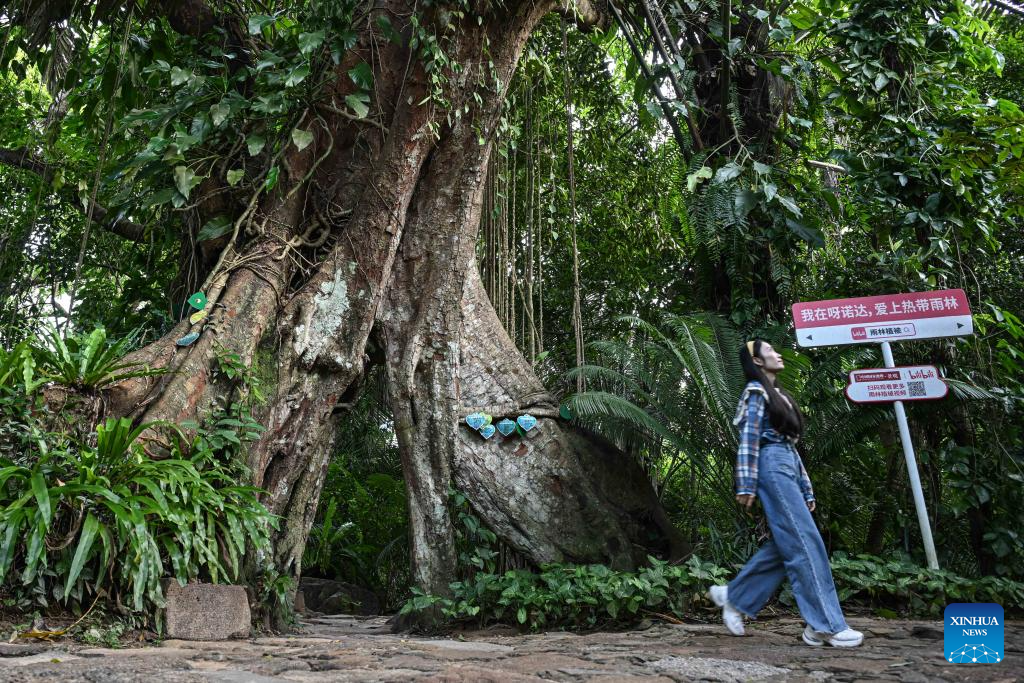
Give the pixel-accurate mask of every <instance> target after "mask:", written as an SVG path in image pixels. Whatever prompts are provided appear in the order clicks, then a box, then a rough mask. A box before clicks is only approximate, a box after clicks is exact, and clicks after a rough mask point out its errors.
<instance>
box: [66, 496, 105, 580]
mask: <svg viewBox="0 0 1024 683" xmlns="http://www.w3.org/2000/svg"><path fill="white" fill-rule="evenodd" d="M99 527H100V523H99V521H98V520H97V519H96V517H95V516H93V514H92V512H89V514H88V515H87V516H86V518H85V523H84V524H83V525H82V535H81V537H80V538H79V539H78V547H77V548H75V557H74V559H72V560H71V569H70V570H69V571H68V578H67V581H65V582H64V599H65V600H67V599H68V595H69V594H70V593H71V588H72V587H73V586H74V585H75V581H77V580H78V575H79V574H81V573H82V567H83V566H85V562H86V560H88V559H89V551H90V550H91V549H92V543H93V541H94V540H95V539H96V532H97V531H98V530H99Z"/></svg>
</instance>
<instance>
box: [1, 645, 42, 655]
mask: <svg viewBox="0 0 1024 683" xmlns="http://www.w3.org/2000/svg"><path fill="white" fill-rule="evenodd" d="M51 648H52V646H51V645H45V644H43V643H17V644H14V643H0V657H28V656H29V655H37V654H39V653H40V652H46V651H47V650H49V649H51Z"/></svg>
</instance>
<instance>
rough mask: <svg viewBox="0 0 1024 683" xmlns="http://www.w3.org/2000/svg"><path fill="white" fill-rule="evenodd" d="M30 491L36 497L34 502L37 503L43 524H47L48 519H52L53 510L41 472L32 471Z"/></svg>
mask: <svg viewBox="0 0 1024 683" xmlns="http://www.w3.org/2000/svg"><path fill="white" fill-rule="evenodd" d="M32 493H33V494H34V495H35V497H36V503H37V504H38V505H39V514H40V515H41V516H42V518H43V522H44V523H45V524H47V525H48V524H49V523H50V520H51V519H53V510H52V509H51V507H50V490H49V489H48V488H47V487H46V479H45V478H43V473H42V472H40V471H39V470H36V471H35V472H33V473H32Z"/></svg>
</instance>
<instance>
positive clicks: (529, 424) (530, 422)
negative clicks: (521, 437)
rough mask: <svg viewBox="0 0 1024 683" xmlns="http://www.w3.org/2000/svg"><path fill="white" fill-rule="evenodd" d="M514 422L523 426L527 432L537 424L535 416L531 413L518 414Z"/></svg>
mask: <svg viewBox="0 0 1024 683" xmlns="http://www.w3.org/2000/svg"><path fill="white" fill-rule="evenodd" d="M516 422H518V423H519V426H520V427H522V428H523V431H524V432H528V431H530V430H531V429H533V428H534V427H536V426H537V418H535V417H534V416H533V415H520V416H519V417H517V418H516Z"/></svg>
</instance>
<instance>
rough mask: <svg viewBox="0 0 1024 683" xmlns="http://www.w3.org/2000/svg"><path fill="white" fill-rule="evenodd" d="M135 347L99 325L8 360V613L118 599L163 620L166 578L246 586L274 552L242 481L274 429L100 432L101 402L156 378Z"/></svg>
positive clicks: (0, 511)
mask: <svg viewBox="0 0 1024 683" xmlns="http://www.w3.org/2000/svg"><path fill="white" fill-rule="evenodd" d="M130 342H131V337H128V338H126V339H125V340H123V341H121V342H117V343H113V344H108V343H106V333H105V331H104V330H103V329H102V328H98V329H96V330H94V331H93V332H92V333H90V334H88V335H78V336H69V337H67V338H63V337H61V336H60V335H59V334H57V333H55V332H51V333H49V334H46V335H43V336H41V337H39V338H37V339H32V340H30V341H28V342H23V343H21V344H19V345H17V346H16V347H15V348H14V350H13V351H10V352H7V351H2V350H0V413H2V414H3V415H4V416H5V418H6V419H5V422H4V426H3V429H2V430H0V595H2V596H4V600H5V606H9V607H10V606H14V607H18V608H22V609H28V608H36V609H38V608H48V607H50V606H51V605H57V604H67V605H69V606H71V607H73V608H75V609H76V610H84V609H85V608H87V607H89V606H90V605H91V604H92V603H93V602H94V601H95V600H96V598H98V597H100V596H104V595H105V596H108V598H109V599H110V603H111V605H116V606H117V607H118V608H120V609H121V610H123V611H124V612H125V613H129V614H131V613H135V614H139V615H141V616H143V617H146V616H148V617H150V618H151V617H153V616H156V614H157V612H156V610H155V608H157V607H161V606H163V591H164V589H163V585H162V581H163V579H164V578H166V577H171V578H172V579H175V580H177V581H178V582H180V583H181V584H182V585H184V584H185V583H186V582H188V581H190V580H195V579H203V580H206V581H212V582H215V583H216V582H233V581H241V580H242V579H243V578H244V576H243V572H246V571H249V572H251V571H252V566H251V558H253V557H254V554H256V555H257V556H258V555H259V554H260V553H265V552H266V551H267V550H268V543H269V531H270V528H271V526H272V525H273V524H274V523H275V522H274V519H273V517H272V516H271V515H270V514H269V513H268V512H267V510H266V509H265V508H264V507H263V505H262V504H260V502H259V501H258V499H257V493H258V491H257V490H256V489H253V488H252V487H249V486H245V485H242V484H240V483H239V481H240V480H242V479H243V476H244V471H245V466H244V464H243V461H242V459H241V451H242V449H243V448H244V447H245V445H246V443H248V442H249V441H251V440H252V438H253V437H254V436H255V435H256V434H258V432H259V429H260V426H259V424H257V423H255V422H253V421H252V418H251V417H249V416H248V412H247V409H246V408H245V407H244V405H242V404H233V405H231V406H227V407H226V408H225V409H224V410H223V411H221V412H219V413H217V414H213V415H210V416H209V419H208V420H207V421H206V422H205V423H204V424H203V425H202V426H201V427H200V428H199V429H198V431H197V434H196V436H195V437H194V438H193V439H191V440H187V439H185V438H184V436H183V435H182V433H181V430H180V429H179V428H178V426H177V425H174V424H171V423H168V424H165V425H156V424H141V425H137V426H136V425H133V424H132V423H131V421H130V420H128V419H126V418H120V419H113V418H110V419H107V420H104V421H102V422H99V423H94V422H93V420H94V419H95V417H94V416H95V415H96V412H97V408H98V401H97V400H96V399H95V398H93V399H90V397H89V392H92V391H94V390H95V389H96V388H97V387H100V386H103V385H105V384H107V383H110V382H115V381H118V380H119V379H124V378H126V377H130V376H135V377H140V376H147V375H152V374H154V373H153V372H152V371H149V370H147V369H145V368H141V367H138V366H136V365H134V364H131V363H126V362H124V360H123V353H124V350H125V347H126V345H127V343H130ZM72 389H79V390H84V393H83V394H78V395H75V394H73V393H71V390H72ZM46 392H50V393H51V400H49V401H47V400H44V396H43V394H44V393H46ZM54 395H59V396H60V397H61V398H60V399H53V396H54ZM56 400H60V401H61V403H57V402H56ZM159 431H162V433H163V437H164V438H161V437H157V436H156V435H155V432H159ZM144 432H146V433H148V436H146V437H144V436H143V433H144ZM252 578H254V579H255V580H256V581H261V580H263V579H264V578H265V577H264V576H255V577H252ZM270 578H271V580H272V579H273V577H270Z"/></svg>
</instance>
